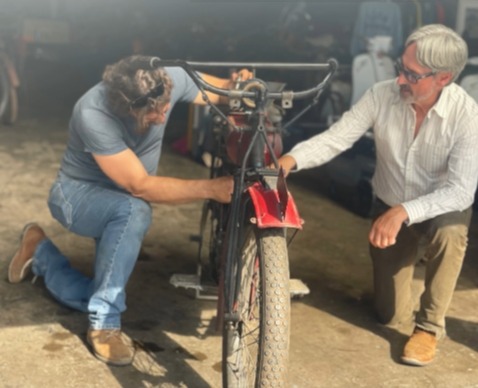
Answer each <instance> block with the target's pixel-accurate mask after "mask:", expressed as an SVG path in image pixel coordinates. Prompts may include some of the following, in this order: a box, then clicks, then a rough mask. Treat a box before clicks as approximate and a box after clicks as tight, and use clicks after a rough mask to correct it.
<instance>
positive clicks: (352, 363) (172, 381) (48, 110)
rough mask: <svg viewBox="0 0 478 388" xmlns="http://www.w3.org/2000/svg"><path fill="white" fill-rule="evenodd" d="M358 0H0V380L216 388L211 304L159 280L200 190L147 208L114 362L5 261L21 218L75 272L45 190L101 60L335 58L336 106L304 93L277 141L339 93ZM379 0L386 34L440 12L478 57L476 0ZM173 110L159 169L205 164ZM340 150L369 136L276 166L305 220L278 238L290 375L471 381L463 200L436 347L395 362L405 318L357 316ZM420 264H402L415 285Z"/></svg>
mask: <svg viewBox="0 0 478 388" xmlns="http://www.w3.org/2000/svg"><path fill="white" fill-rule="evenodd" d="M362 3H365V1H361V0H335V1H321V0H316V1H306V2H300V1H240V0H222V1H221V0H216V1H207V0H175V1H172V0H171V1H170V0H138V1H134V2H132V1H127V0H102V1H93V0H83V1H81V2H80V1H74V0H16V1H15V2H11V1H8V0H0V39H1V43H2V44H3V46H2V49H3V52H4V53H5V54H6V55H8V56H9V58H10V59H11V61H12V63H13V64H14V68H15V71H16V74H17V77H18V80H19V83H18V85H17V87H16V91H17V93H18V117H17V119H16V120H15V122H14V123H12V124H5V123H4V124H2V125H0V220H2V221H3V222H2V223H1V225H0V236H1V238H0V271H1V274H0V276H1V280H0V311H1V313H0V345H1V346H0V387H40V386H43V385H47V384H48V386H50V387H100V386H101V387H104V386H107V387H127V388H129V387H131V388H136V387H218V386H220V382H221V373H220V372H221V368H220V359H221V336H220V333H217V332H216V331H215V329H214V326H215V325H214V323H215V314H216V311H215V305H214V302H211V301H203V300H197V299H195V298H194V295H193V294H192V293H191V292H189V291H188V290H183V289H176V288H174V287H173V286H172V285H171V284H169V278H170V276H171V275H172V274H174V273H178V272H181V273H187V272H194V270H195V260H196V249H197V246H196V244H195V243H194V241H192V239H191V236H194V235H195V234H197V232H198V227H199V218H200V211H201V204H200V203H195V204H188V205H180V206H177V207H167V206H158V205H155V206H154V209H155V210H154V211H155V213H154V214H155V215H154V221H153V226H152V228H151V230H150V232H149V233H148V236H147V238H146V240H145V245H144V250H143V252H142V254H141V257H140V258H139V261H138V265H137V268H136V269H135V272H134V274H133V277H132V279H131V281H130V284H129V286H128V287H129V289H128V310H127V312H126V313H125V316H124V326H125V327H124V329H125V331H126V332H127V333H128V334H129V335H130V336H131V338H133V340H134V341H135V343H137V345H138V349H139V351H138V357H137V358H136V360H135V362H134V364H133V365H132V366H130V367H126V368H114V367H108V366H106V365H104V364H102V363H101V362H99V361H97V360H96V359H95V358H94V357H93V356H91V354H90V352H89V349H88V347H87V345H86V343H85V342H84V337H85V332H86V329H87V327H86V317H85V316H84V315H83V314H80V313H78V312H75V311H72V310H69V309H67V308H65V307H62V306H59V305H58V304H57V303H56V302H55V301H54V300H53V299H52V298H51V297H50V296H49V294H48V292H47V291H46V290H45V288H44V286H43V284H42V282H41V281H37V282H36V283H35V284H31V282H29V281H26V282H24V283H22V284H19V285H10V284H8V282H7V281H6V276H7V275H6V274H7V266H8V262H9V259H10V258H11V255H12V254H13V252H14V251H15V249H16V246H17V242H18V236H19V234H20V232H21V229H22V227H23V225H24V224H25V223H27V222H30V221H37V222H39V223H40V224H41V225H42V226H44V227H45V230H46V231H47V233H48V234H49V236H51V237H52V239H54V241H55V243H57V244H58V245H59V246H60V248H62V249H63V250H64V251H65V252H67V253H68V255H69V257H70V258H71V260H72V263H73V264H74V265H76V266H77V267H78V268H81V269H82V270H84V271H85V272H89V271H91V262H92V250H93V245H92V242H91V241H89V240H85V239H82V238H80V237H78V236H74V235H73V234H71V233H69V232H68V231H66V230H64V229H63V228H62V227H61V226H60V225H59V224H58V223H57V222H56V221H54V220H53V219H52V217H51V216H50V214H49V211H48V209H47V205H46V198H47V195H48V190H49V187H50V185H51V182H52V181H53V180H54V178H55V174H56V172H57V169H58V166H59V162H60V160H61V156H62V152H63V149H64V146H65V144H66V136H67V134H66V130H67V126H68V119H69V114H70V112H71V109H72V107H73V104H74V103H75V101H76V100H77V99H78V98H79V97H80V96H81V95H82V93H84V92H85V91H86V90H88V89H89V88H90V87H91V86H93V85H94V84H95V83H97V82H98V81H99V80H100V78H101V73H102V71H103V69H104V66H105V65H106V64H109V63H113V62H115V61H116V60H118V59H120V58H122V57H125V56H127V55H131V54H146V55H157V56H160V57H161V58H165V59H185V60H194V61H241V62H245V61H252V62H254V61H255V62H273V61H278V62H325V61H326V60H327V59H328V58H331V57H333V58H336V59H337V60H338V62H339V64H340V68H339V69H340V70H339V73H338V75H337V77H336V84H335V85H336V87H337V89H336V90H338V91H339V92H340V91H341V92H343V93H344V95H345V97H344V98H343V99H342V100H341V101H340V103H341V107H340V108H339V109H338V111H336V110H335V106H334V107H331V106H330V105H327V103H326V101H325V100H322V101H321V102H320V103H319V104H318V106H317V107H315V108H314V109H313V110H312V111H310V112H309V113H308V114H307V115H306V116H305V117H304V118H303V120H302V121H301V122H300V123H298V125H297V126H295V127H294V128H293V130H291V131H290V132H289V133H288V134H287V137H285V138H284V143H285V145H286V147H292V146H293V144H295V143H296V142H298V141H300V140H302V139H305V138H307V137H309V136H312V135H313V134H315V133H318V132H319V131H322V130H324V129H325V128H326V127H327V125H328V124H330V119H331V115H332V116H334V115H337V114H340V112H341V111H343V110H344V109H346V107H347V106H348V105H349V104H350V101H349V100H350V98H351V97H350V94H351V91H350V88H351V84H352V75H351V71H352V66H353V60H354V57H355V56H356V55H359V54H358V51H357V50H360V49H357V48H353V47H352V46H353V43H352V42H353V39H354V29H355V27H356V21H357V15H358V14H359V9H360V6H361V4H362ZM382 3H392V4H394V5H396V6H397V9H399V10H400V26H401V34H402V36H403V37H404V38H405V37H406V36H407V35H408V34H409V32H411V31H412V30H413V29H414V28H415V27H417V26H419V25H422V24H428V23H434V22H441V23H443V24H445V25H447V26H450V27H452V28H454V29H457V30H459V31H460V32H461V33H462V34H463V35H466V38H467V41H468V44H469V49H470V56H477V55H478V32H477V30H478V16H477V15H478V11H477V10H478V4H477V3H478V1H476V0H467V1H463V0H459V1H456V0H395V1H391V0H390V1H386V0H383V1H382ZM473 18H475V19H473ZM470 20H471V21H470ZM473 22H476V24H474V23H473ZM396 50H399V47H396ZM392 59H394V58H392ZM475 70H476V71H475ZM474 72H475V73H476V74H478V66H477V67H475V65H473V64H471V65H470V66H469V67H467V69H466V70H465V74H474ZM217 75H221V76H224V75H225V74H217ZM260 76H261V77H264V78H267V79H268V80H270V81H281V82H286V83H287V85H288V86H289V87H291V88H294V87H302V86H306V85H308V84H310V83H312V82H314V81H316V80H317V75H314V74H305V73H304V74H302V73H300V74H297V73H295V74H286V73H277V72H276V73H274V72H270V73H265V74H264V73H262V74H260ZM319 76H320V75H319ZM329 102H330V101H329ZM297 109H300V105H298V107H297ZM191 112H192V110H191V108H190V107H188V106H186V105H181V106H177V107H176V108H175V111H174V112H173V116H172V118H171V121H170V123H169V124H168V125H169V126H168V131H167V134H166V136H167V141H166V144H165V153H164V156H163V158H162V160H161V162H160V168H159V173H160V174H165V175H171V176H180V177H184V178H188V177H207V176H208V170H207V168H206V167H205V166H204V164H203V163H202V159H201V154H200V151H201V149H200V144H197V138H196V137H197V136H196V132H195V131H196V130H198V128H195V127H194V125H192V127H191V120H190V115H191V114H192V113H191ZM324 112H325V113H324ZM184 144H187V147H186V148H184V147H183V146H181V145H184ZM357 155H358V156H357ZM364 155H365V156H364ZM357 157H359V158H361V159H360V160H363V159H364V158H365V159H366V161H365V162H364V163H366V164H367V163H372V165H373V143H370V142H367V140H365V139H364V141H363V142H361V143H360V144H359V145H358V148H355V149H354V150H352V153H351V154H348V155H347V156H346V158H345V159H341V160H337V161H335V164H330V165H328V166H323V167H320V168H318V169H313V170H309V171H305V172H301V173H298V174H295V175H293V176H291V177H290V180H289V189H290V190H291V192H292V193H293V195H294V198H295V200H296V202H297V204H298V207H299V211H300V212H301V214H303V215H304V219H305V224H304V230H303V231H301V232H300V233H299V234H298V235H297V237H296V238H295V240H294V241H293V243H292V244H291V246H290V253H289V254H290V262H291V274H292V275H293V276H294V277H297V278H300V279H302V280H303V281H304V282H305V283H306V284H307V285H308V286H309V288H310V290H311V293H310V294H309V295H307V296H305V297H304V298H302V299H298V300H294V302H293V307H292V335H291V353H290V357H291V386H292V387H297V388H302V387H327V388H329V387H338V388H345V387H420V388H421V387H443V388H445V387H447V388H448V387H478V313H477V311H476V310H477V309H476V306H477V302H478V291H477V285H478V280H477V279H478V277H477V275H478V264H477V262H476V257H477V256H478V255H477V254H478V225H477V221H476V212H475V214H474V218H473V221H472V227H471V230H470V236H469V247H468V252H467V256H466V259H465V264H464V267H463V271H462V275H461V277H460V279H459V283H458V285H457V290H456V293H455V297H454V300H453V302H452V306H451V307H450V311H449V314H448V319H447V325H448V326H447V327H448V337H447V338H446V339H445V340H444V341H443V343H441V344H440V345H439V353H438V356H437V360H436V361H435V362H434V363H433V364H432V365H430V366H428V367H426V368H410V367H407V366H404V365H401V364H400V362H399V358H400V352H401V349H402V346H403V343H404V342H405V340H406V338H407V336H408V332H407V331H406V329H403V330H393V329H390V328H386V327H383V326H380V325H379V324H377V323H376V321H375V319H374V316H373V314H372V306H371V293H372V284H371V263H370V259H369V256H368V245H367V233H368V228H369V226H370V219H369V212H368V208H367V207H364V206H365V205H364V203H363V202H361V199H360V198H361V197H360V196H358V191H357V187H356V185H353V184H350V182H355V180H356V179H355V177H351V176H350V175H344V171H346V172H350V171H354V170H352V168H353V167H354V166H356V165H357V163H356V161H357V159H356V158H357ZM368 167H369V164H367V168H368ZM165 220H167V221H166V222H165ZM165 225H167V228H165ZM422 270H423V268H421V267H420V265H419V266H417V271H416V272H417V273H416V285H415V286H416V289H417V292H418V290H420V288H421V287H422V285H421V279H422Z"/></svg>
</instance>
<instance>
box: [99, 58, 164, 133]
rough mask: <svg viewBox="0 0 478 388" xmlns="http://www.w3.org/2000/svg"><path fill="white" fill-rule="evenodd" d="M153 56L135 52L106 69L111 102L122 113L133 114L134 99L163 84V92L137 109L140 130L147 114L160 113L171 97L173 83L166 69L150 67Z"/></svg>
mask: <svg viewBox="0 0 478 388" xmlns="http://www.w3.org/2000/svg"><path fill="white" fill-rule="evenodd" d="M152 58H153V57H150V56H145V55H132V56H130V57H126V58H124V59H121V60H120V61H118V62H116V63H114V64H112V65H108V66H106V68H105V71H104V72H103V82H104V83H105V85H106V93H107V98H108V103H109V105H110V107H111V109H112V110H113V112H115V114H117V115H119V116H126V115H128V114H129V113H131V111H132V108H131V102H132V101H134V100H135V99H137V98H139V97H142V96H144V95H146V94H147V93H148V92H150V91H151V90H152V89H154V88H155V87H156V86H158V85H159V84H160V83H163V85H164V93H163V94H162V95H161V96H159V97H157V98H150V99H149V101H148V104H146V105H145V106H144V107H141V108H136V109H134V115H135V117H136V118H137V121H138V127H139V129H140V130H144V129H145V126H147V123H146V122H145V120H144V116H145V115H147V114H148V113H151V112H158V113H160V112H161V111H162V109H163V108H164V107H165V105H166V104H168V103H169V101H170V98H171V89H172V87H173V83H172V81H171V78H169V76H168V75H167V73H166V71H165V70H164V69H163V68H157V67H153V66H151V59H152Z"/></svg>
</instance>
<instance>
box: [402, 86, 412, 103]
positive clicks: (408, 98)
mask: <svg viewBox="0 0 478 388" xmlns="http://www.w3.org/2000/svg"><path fill="white" fill-rule="evenodd" d="M400 98H401V99H402V101H403V102H405V103H412V102H414V101H415V97H414V95H413V91H412V89H411V88H410V86H409V85H400Z"/></svg>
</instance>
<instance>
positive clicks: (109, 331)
mask: <svg viewBox="0 0 478 388" xmlns="http://www.w3.org/2000/svg"><path fill="white" fill-rule="evenodd" d="M152 59H153V58H152V57H147V56H131V57H128V58H125V59H123V60H120V61H119V62H117V63H115V64H113V65H109V66H107V67H106V69H105V71H104V74H103V80H102V82H100V83H99V84H97V85H96V86H94V87H93V88H91V89H90V90H89V91H87V92H86V93H85V94H84V95H83V96H82V97H81V98H80V99H79V101H78V102H77V103H76V104H75V107H74V109H73V113H72V117H71V120H70V124H69V138H68V144H67V148H66V151H65V153H64V156H63V160H62V162H61V167H60V170H59V173H58V176H57V179H56V180H55V182H54V183H53V185H52V187H51V190H50V195H49V199H48V205H49V208H50V211H51V214H52V215H53V217H54V218H55V219H56V220H58V221H59V222H60V223H61V224H62V225H63V226H64V227H65V228H67V229H68V230H70V231H72V232H74V233H76V234H78V235H81V236H86V237H91V238H93V239H94V240H95V243H96V252H95V262H94V275H93V278H90V277H87V276H85V275H84V274H82V273H80V272H79V271H78V270H76V269H74V268H72V267H71V266H70V263H69V261H68V260H67V258H66V257H65V256H64V255H63V254H62V253H61V252H60V251H59V250H58V248H57V247H56V246H55V245H54V244H53V242H52V241H51V240H50V239H49V238H48V237H47V236H46V234H45V232H44V231H43V229H42V228H41V227H40V226H39V225H38V224H36V223H31V224H28V225H26V226H25V228H24V230H23V234H22V236H21V241H20V247H19V248H18V250H17V252H16V253H15V254H14V256H13V258H12V260H11V262H10V266H9V271H8V279H9V281H10V282H11V283H18V282H20V281H22V280H23V279H24V278H25V277H26V276H27V275H28V273H29V272H30V270H31V271H32V272H33V274H34V275H35V276H42V277H43V278H44V281H45V285H46V287H47V289H48V290H49V291H50V293H51V294H52V295H53V296H54V297H55V298H56V299H57V300H58V301H59V302H61V303H63V304H65V305H67V306H69V307H71V308H74V309H77V310H80V311H83V312H86V313H87V314H88V318H89V329H88V333H87V342H88V343H89V344H90V346H91V347H92V350H93V353H94V354H95V356H96V357H97V358H99V359H100V360H102V361H104V362H106V363H108V364H111V365H128V364H130V363H131V362H132V360H133V356H134V350H133V349H132V347H131V346H130V344H129V343H128V342H127V341H126V340H125V338H124V335H123V334H122V332H121V313H123V312H124V311H125V309H126V304H125V299H126V294H125V287H126V283H127V282H128V279H129V277H130V275H131V273H132V271H133V268H134V266H135V263H136V260H137V257H138V254H139V252H140V248H141V244H142V241H143V238H144V236H145V234H146V232H147V231H148V228H149V226H150V223H151V206H150V203H162V204H178V203H185V202H190V201H196V200H205V199H212V200H215V201H219V202H223V203H227V202H229V201H230V199H231V193H232V190H233V181H232V177H221V178H217V179H212V180H211V179H196V180H185V179H177V178H173V177H165V176H158V175H157V174H156V173H157V167H158V162H159V159H160V154H161V146H162V142H163V137H164V130H165V127H166V123H167V121H168V118H169V114H170V112H171V109H172V107H173V106H174V105H175V104H176V103H177V102H180V101H184V102H190V103H191V102H192V103H197V104H203V103H204V101H203V98H202V94H201V93H200V92H199V89H198V88H197V86H196V85H195V84H194V82H193V81H192V80H191V78H190V77H189V76H188V75H187V74H186V72H185V71H184V70H183V69H181V68H178V67H168V68H157V67H155V66H153V62H152ZM237 76H239V75H238V74H233V76H232V77H231V79H222V78H217V77H214V76H211V75H207V74H202V77H203V79H205V80H206V81H207V82H209V83H212V84H213V85H215V86H217V87H221V88H231V87H232V86H233V85H234V80H235V77H237ZM240 76H241V77H242V79H247V78H250V76H251V73H250V72H248V71H247V70H245V69H244V70H241V74H240ZM208 94H209V93H208ZM208 97H209V99H210V100H211V102H213V103H218V102H220V101H219V99H220V97H219V96H217V95H214V94H209V96H208Z"/></svg>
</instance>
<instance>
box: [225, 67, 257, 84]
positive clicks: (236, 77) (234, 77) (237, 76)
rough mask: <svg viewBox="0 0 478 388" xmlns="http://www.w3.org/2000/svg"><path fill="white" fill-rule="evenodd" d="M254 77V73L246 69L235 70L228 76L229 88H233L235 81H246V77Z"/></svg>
mask: <svg viewBox="0 0 478 388" xmlns="http://www.w3.org/2000/svg"><path fill="white" fill-rule="evenodd" d="M251 78H254V73H252V71H250V70H248V69H241V70H239V71H237V72H233V73H231V77H230V79H229V80H230V84H231V87H230V89H232V88H234V87H235V85H236V83H237V82H243V81H247V80H248V79H251Z"/></svg>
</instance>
